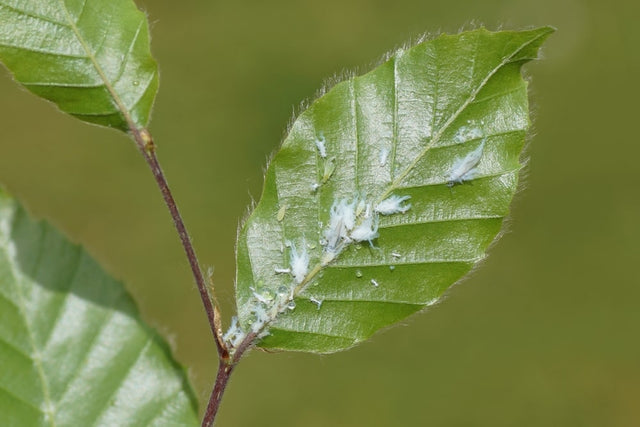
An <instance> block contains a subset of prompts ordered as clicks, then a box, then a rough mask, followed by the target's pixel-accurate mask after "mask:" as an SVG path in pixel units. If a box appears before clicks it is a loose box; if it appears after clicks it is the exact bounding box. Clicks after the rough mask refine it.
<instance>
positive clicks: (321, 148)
mask: <svg viewBox="0 0 640 427" xmlns="http://www.w3.org/2000/svg"><path fill="white" fill-rule="evenodd" d="M325 143H326V139H324V135H323V134H320V135H318V137H317V138H316V147H317V148H318V154H320V157H322V158H323V159H325V158H327V146H326V144H325Z"/></svg>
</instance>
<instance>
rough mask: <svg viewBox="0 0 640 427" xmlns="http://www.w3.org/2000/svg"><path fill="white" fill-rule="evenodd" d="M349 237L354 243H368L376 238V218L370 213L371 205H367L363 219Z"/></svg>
mask: <svg viewBox="0 0 640 427" xmlns="http://www.w3.org/2000/svg"><path fill="white" fill-rule="evenodd" d="M349 237H350V238H351V239H352V240H354V241H356V242H369V243H371V242H372V241H373V239H375V238H376V237H378V217H377V215H375V213H374V212H372V211H371V204H368V205H367V208H366V210H365V212H364V217H363V219H362V222H360V225H358V226H357V227H356V228H355V229H354V230H353V231H352V232H351V233H350V234H349Z"/></svg>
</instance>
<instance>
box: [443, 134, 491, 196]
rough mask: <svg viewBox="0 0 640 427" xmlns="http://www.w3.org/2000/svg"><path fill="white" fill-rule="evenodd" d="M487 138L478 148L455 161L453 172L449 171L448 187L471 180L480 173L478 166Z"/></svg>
mask: <svg viewBox="0 0 640 427" xmlns="http://www.w3.org/2000/svg"><path fill="white" fill-rule="evenodd" d="M486 140H487V138H484V139H483V140H482V142H481V143H480V145H479V146H478V148H476V149H475V150H473V151H471V152H470V153H468V154H467V155H466V156H464V157H461V158H459V159H457V160H456V161H455V163H454V164H453V166H452V168H451V172H449V179H448V180H447V187H449V188H451V187H453V186H454V185H456V184H462V183H464V182H465V181H470V180H472V179H474V178H475V177H476V176H477V175H478V169H477V166H478V163H480V159H481V158H482V154H483V152H484V144H485V142H486Z"/></svg>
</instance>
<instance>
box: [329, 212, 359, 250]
mask: <svg viewBox="0 0 640 427" xmlns="http://www.w3.org/2000/svg"><path fill="white" fill-rule="evenodd" d="M355 209H356V201H354V202H352V203H349V202H347V200H346V199H342V200H340V201H337V200H336V201H334V202H333V205H332V206H331V211H330V215H329V227H327V229H326V230H325V232H324V239H325V242H326V247H325V248H326V250H327V252H330V253H334V254H337V253H339V252H340V250H341V249H342V246H343V245H344V244H345V243H348V242H349V240H350V239H349V232H350V231H351V230H353V227H354V226H355V224H356V212H355Z"/></svg>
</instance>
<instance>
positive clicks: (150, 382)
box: [0, 191, 199, 426]
mask: <svg viewBox="0 0 640 427" xmlns="http://www.w3.org/2000/svg"><path fill="white" fill-rule="evenodd" d="M0 367H1V368H0V425H3V426H38V425H42V426H88V425H104V426H116V425H117V426H142V425H157V426H161V425H162V426H166V425H199V422H198V414H197V408H196V400H195V397H194V395H193V392H192V390H191V387H190V385H189V383H188V380H187V378H186V375H185V373H184V371H183V369H182V367H180V366H179V365H178V364H177V363H176V362H175V361H174V360H173V359H172V357H171V353H170V349H169V346H168V345H167V343H166V342H165V341H164V340H163V339H162V338H160V337H159V336H158V334H157V333H156V332H154V331H153V330H152V329H151V328H149V327H148V326H146V325H145V324H144V323H143V322H142V320H140V316H139V314H138V311H137V309H136V307H135V304H134V302H133V301H132V299H131V297H130V296H129V294H128V293H127V292H126V290H125V289H124V287H123V286H122V284H120V283H119V282H117V281H115V280H114V279H112V278H111V277H109V276H108V275H107V274H106V273H105V272H104V271H103V270H102V269H101V268H100V267H99V266H98V265H97V264H96V262H95V261H94V260H93V259H92V258H91V257H90V256H89V255H88V254H87V252H86V251H84V250H83V249H82V248H81V247H79V246H77V245H73V244H71V243H69V242H68V241H67V240H66V239H65V238H64V237H62V236H61V235H60V234H59V233H58V232H56V231H55V229H53V228H52V227H51V226H50V225H48V224H46V223H44V222H34V221H32V220H31V219H29V217H28V215H27V214H26V213H25V211H24V210H23V209H22V208H21V207H19V206H17V205H16V203H14V202H13V201H12V200H11V199H9V198H8V197H7V196H6V195H5V194H3V193H2V192H1V191H0Z"/></svg>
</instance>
